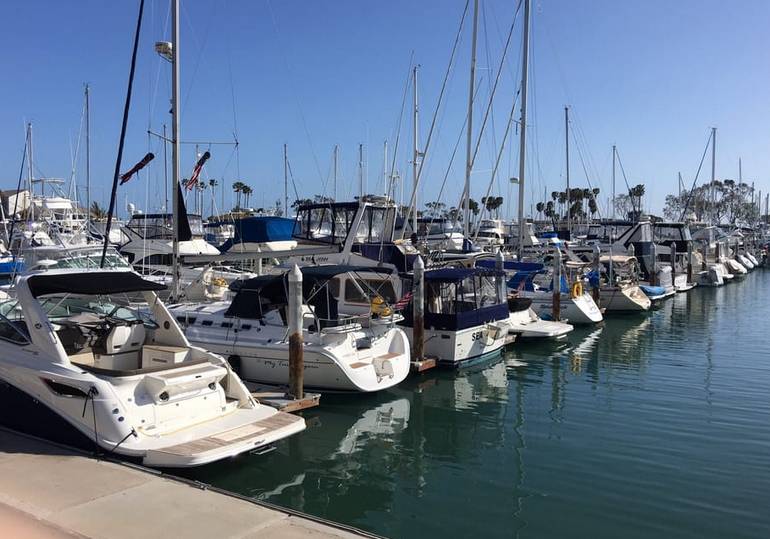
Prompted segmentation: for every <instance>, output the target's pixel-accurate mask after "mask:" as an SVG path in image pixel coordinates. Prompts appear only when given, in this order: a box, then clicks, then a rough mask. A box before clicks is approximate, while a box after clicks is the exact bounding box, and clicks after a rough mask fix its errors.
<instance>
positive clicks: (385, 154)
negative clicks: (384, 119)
mask: <svg viewBox="0 0 770 539" xmlns="http://www.w3.org/2000/svg"><path fill="white" fill-rule="evenodd" d="M382 176H383V181H384V182H385V197H386V198H389V197H390V190H391V189H393V199H395V198H396V191H395V187H392V186H391V185H390V178H388V141H387V140H385V143H384V144H383V149H382Z"/></svg>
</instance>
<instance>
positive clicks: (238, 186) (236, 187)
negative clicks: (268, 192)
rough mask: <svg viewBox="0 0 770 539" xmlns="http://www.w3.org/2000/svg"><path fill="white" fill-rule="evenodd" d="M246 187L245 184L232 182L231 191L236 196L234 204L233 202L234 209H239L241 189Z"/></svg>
mask: <svg viewBox="0 0 770 539" xmlns="http://www.w3.org/2000/svg"><path fill="white" fill-rule="evenodd" d="M244 187H246V184H245V183H243V182H240V181H238V182H234V183H233V191H235V196H236V202H235V208H236V209H241V193H242V192H243V188H244Z"/></svg>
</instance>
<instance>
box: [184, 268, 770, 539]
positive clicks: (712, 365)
mask: <svg viewBox="0 0 770 539" xmlns="http://www.w3.org/2000/svg"><path fill="white" fill-rule="evenodd" d="M769 334H770V271H764V270H758V271H755V272H754V273H752V274H749V275H748V276H747V277H745V278H744V279H743V281H742V282H736V283H731V284H728V285H727V286H724V287H721V288H713V289H709V288H701V289H695V290H693V291H692V292H690V293H687V294H678V295H677V296H676V297H675V298H673V299H670V300H668V301H666V302H665V303H663V304H662V305H661V306H660V307H659V308H658V309H656V310H655V311H653V312H650V313H647V314H644V315H627V316H616V315H610V316H608V317H607V319H606V320H605V322H604V323H603V325H600V326H597V327H593V328H587V329H579V330H576V331H575V332H574V333H573V334H571V335H570V336H569V338H568V339H567V340H566V341H561V342H555V343H539V344H537V343H516V344H514V345H513V346H511V347H510V348H509V350H507V351H506V353H505V355H504V357H503V358H502V359H498V360H496V361H492V362H490V363H487V364H485V365H480V366H477V367H474V368H472V369H469V370H464V371H458V372H452V371H435V372H429V373H427V374H424V375H422V376H415V377H412V378H410V379H408V380H407V382H406V383H404V384H402V385H400V386H399V387H397V388H396V389H394V390H390V391H385V392H381V393H378V394H374V395H363V396H362V395H325V396H324V397H323V399H322V404H321V407H320V408H318V409H316V410H313V411H309V412H306V414H305V417H306V418H307V420H308V429H307V431H306V432H305V433H303V434H302V435H300V436H295V437H292V438H290V439H289V440H287V441H285V442H283V443H281V444H279V445H278V447H277V449H276V450H275V451H274V452H272V453H270V454H267V455H261V456H260V455H247V456H243V457H239V458H236V459H234V460H231V461H228V462H223V463H218V464H215V465H210V466H207V467H204V468H202V469H195V470H190V471H187V472H185V474H186V475H188V476H190V477H193V478H195V479H199V480H201V481H205V482H207V483H211V484H213V485H216V486H218V487H222V488H225V489H228V490H231V491H235V492H238V493H240V494H244V495H246V496H251V497H254V498H257V499H260V500H263V501H266V502H269V503H272V504H276V505H279V506H284V507H288V508H292V509H297V510H300V511H304V512H307V513H310V514H312V515H315V516H319V517H323V518H327V519H330V520H334V521H339V522H343V523H346V524H350V525H353V526H356V527H359V528H362V529H365V530H369V531H372V532H374V533H378V534H381V535H385V536H388V537H404V538H411V537H414V538H418V537H419V538H447V537H482V536H483V537H522V538H540V537H561V538H564V537H594V538H598V537H602V538H604V537H606V538H617V537H624V538H636V537H667V538H683V539H684V538H693V539H694V538H699V539H702V538H710V537H713V538H722V537H731V538H764V537H767V536H768V535H769V534H770V511H768V510H767V495H768V494H769V493H770V355H769V354H768V350H767V343H768V340H767V336H768V335H769Z"/></svg>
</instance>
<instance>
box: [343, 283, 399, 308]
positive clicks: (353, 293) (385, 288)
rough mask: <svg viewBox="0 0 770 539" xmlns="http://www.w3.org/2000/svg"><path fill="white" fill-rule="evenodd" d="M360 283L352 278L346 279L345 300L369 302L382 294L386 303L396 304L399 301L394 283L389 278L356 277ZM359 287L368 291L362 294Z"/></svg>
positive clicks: (349, 301)
mask: <svg viewBox="0 0 770 539" xmlns="http://www.w3.org/2000/svg"><path fill="white" fill-rule="evenodd" d="M356 281H358V285H359V286H356V283H354V282H353V280H352V279H346V280H345V301H346V302H347V303H369V301H370V300H371V298H373V297H375V296H381V297H382V299H384V300H385V303H388V304H391V305H392V304H394V303H396V301H398V298H396V291H395V290H394V289H393V283H392V282H391V281H390V280H387V279H356ZM359 287H360V288H361V289H362V290H363V291H364V292H365V293H366V295H362V294H361V290H359Z"/></svg>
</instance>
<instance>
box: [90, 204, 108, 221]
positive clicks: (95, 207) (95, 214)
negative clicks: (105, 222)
mask: <svg viewBox="0 0 770 539" xmlns="http://www.w3.org/2000/svg"><path fill="white" fill-rule="evenodd" d="M106 217H107V211H106V210H105V209H104V208H102V207H101V206H99V203H98V202H97V201H95V200H94V201H93V202H92V203H91V218H93V219H96V220H99V219H104V218H106Z"/></svg>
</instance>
